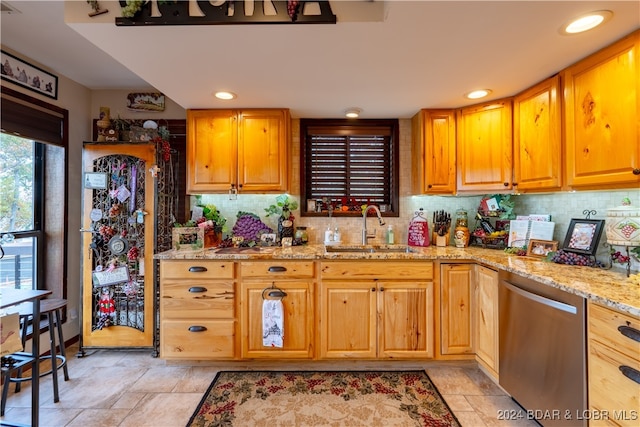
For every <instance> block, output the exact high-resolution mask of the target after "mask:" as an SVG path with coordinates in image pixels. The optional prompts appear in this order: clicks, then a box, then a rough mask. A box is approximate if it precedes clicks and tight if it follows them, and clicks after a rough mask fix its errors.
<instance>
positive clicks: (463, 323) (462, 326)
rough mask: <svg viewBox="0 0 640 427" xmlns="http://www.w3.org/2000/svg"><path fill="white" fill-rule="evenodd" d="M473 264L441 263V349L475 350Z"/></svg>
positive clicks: (461, 351) (459, 352)
mask: <svg viewBox="0 0 640 427" xmlns="http://www.w3.org/2000/svg"><path fill="white" fill-rule="evenodd" d="M473 271H474V265H473V264H442V265H441V267H440V352H441V354H443V355H448V354H473V352H474V350H475V348H474V347H475V346H474V338H475V337H474V329H473V322H474V318H473V314H474V309H475V307H474V306H475V304H474V299H475V298H474V296H475V291H474V284H475V282H474V280H473Z"/></svg>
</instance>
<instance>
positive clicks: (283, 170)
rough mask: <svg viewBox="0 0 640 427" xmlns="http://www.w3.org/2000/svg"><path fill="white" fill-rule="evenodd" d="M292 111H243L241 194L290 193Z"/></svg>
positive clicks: (241, 120)
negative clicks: (289, 154) (289, 159)
mask: <svg viewBox="0 0 640 427" xmlns="http://www.w3.org/2000/svg"><path fill="white" fill-rule="evenodd" d="M289 122H290V118H289V111H288V110H248V111H242V112H241V114H240V119H239V130H238V134H239V135H238V137H239V139H238V177H239V185H238V186H239V189H240V190H241V191H286V190H287V185H288V176H287V161H288V147H289V140H290V138H291V137H290V130H289V127H290V123H289Z"/></svg>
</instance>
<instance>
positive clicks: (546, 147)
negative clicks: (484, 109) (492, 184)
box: [513, 75, 562, 191]
mask: <svg viewBox="0 0 640 427" xmlns="http://www.w3.org/2000/svg"><path fill="white" fill-rule="evenodd" d="M559 87H560V77H559V76H557V75H556V76H554V77H551V78H549V79H547V80H545V81H543V82H541V83H539V84H537V85H535V86H533V87H532V88H530V89H527V90H526V91H525V92H523V93H521V94H520V95H518V96H516V97H515V99H514V101H513V127H514V129H513V160H514V169H513V171H514V184H513V185H514V186H517V188H518V190H520V191H541V190H558V189H560V186H561V184H562V179H561V176H562V173H561V171H562V168H561V161H562V160H561V159H562V146H561V134H562V128H561V125H560V120H561V116H560V115H561V111H560V104H559V102H558V90H559Z"/></svg>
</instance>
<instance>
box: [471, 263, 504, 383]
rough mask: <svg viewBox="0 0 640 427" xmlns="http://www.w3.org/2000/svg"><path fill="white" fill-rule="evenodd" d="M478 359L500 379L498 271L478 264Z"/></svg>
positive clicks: (476, 317) (476, 326)
mask: <svg viewBox="0 0 640 427" xmlns="http://www.w3.org/2000/svg"><path fill="white" fill-rule="evenodd" d="M475 269H476V275H475V277H476V280H475V281H476V302H477V303H476V316H475V322H474V323H475V329H476V360H478V362H479V363H480V364H481V365H482V366H484V367H485V368H486V369H487V370H488V372H489V374H490V375H492V376H493V377H494V379H495V380H497V379H498V374H499V372H498V366H499V364H498V351H499V345H498V344H499V342H498V339H499V335H498V325H499V323H498V283H499V282H498V272H497V271H495V270H492V269H490V268H487V267H484V266H481V265H476V266H475Z"/></svg>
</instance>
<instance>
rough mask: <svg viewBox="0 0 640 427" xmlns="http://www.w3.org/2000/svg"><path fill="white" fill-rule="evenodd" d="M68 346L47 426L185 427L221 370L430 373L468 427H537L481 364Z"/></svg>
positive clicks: (26, 417) (26, 408) (14, 418)
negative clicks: (277, 358)
mask: <svg viewBox="0 0 640 427" xmlns="http://www.w3.org/2000/svg"><path fill="white" fill-rule="evenodd" d="M77 351H78V347H77V346H72V347H70V348H69V349H67V352H68V353H67V354H68V356H69V357H68V363H69V365H68V366H69V375H70V380H69V381H67V382H64V381H63V380H62V379H60V383H59V384H60V402H58V403H53V387H52V384H51V376H50V375H48V376H45V377H43V378H42V381H41V389H40V393H41V394H40V396H41V397H40V408H41V409H40V425H41V426H54V427H60V426H82V427H86V426H91V427H102V426H105V427H106V426H108V427H111V426H135V427H142V426H152V427H165V426H166V427H174V426H185V425H186V423H187V421H188V420H189V417H190V416H191V414H192V413H193V411H194V410H195V408H196V406H197V405H198V403H199V402H200V399H201V398H202V396H203V394H204V392H205V391H206V389H207V387H208V386H209V384H210V383H211V381H212V380H213V377H214V376H215V374H216V373H217V372H218V371H219V370H242V369H255V370H262V369H265V370H268V369H273V370H293V369H301V370H305V369H309V370H310V369H323V370H329V369H336V370H338V369H359V370H362V369H385V368H386V369H425V370H426V371H427V373H428V375H429V377H430V378H431V380H432V381H433V382H434V384H435V385H436V387H437V388H438V390H439V391H440V393H441V394H442V395H443V397H444V398H445V400H446V401H447V403H448V404H449V406H450V407H451V409H452V410H453V412H454V414H455V415H456V417H457V418H458V420H459V421H460V423H461V424H462V425H463V426H465V427H484V426H487V427H490V426H504V427H507V426H531V427H534V426H537V424H536V423H534V422H533V421H529V420H519V421H506V420H499V419H498V413H499V411H504V410H509V409H513V410H520V408H519V407H518V406H517V405H516V404H515V403H514V402H513V401H512V400H511V399H510V398H509V397H508V396H507V395H506V394H505V393H504V392H503V391H502V390H501V389H500V387H498V386H497V385H496V384H495V383H493V381H492V380H491V379H490V378H489V377H487V376H486V375H485V374H484V373H483V371H482V370H480V369H479V368H478V367H477V365H476V364H475V362H428V363H417V362H411V363H405V362H395V361H394V362H386V363H380V362H375V363H374V362H353V361H349V362H335V363H330V362H313V363H310V362H296V363H282V362H253V363H251V364H249V363H246V362H223V363H216V364H215V365H213V364H197V363H194V364H185V363H178V364H174V363H167V362H165V361H164V360H162V359H159V358H153V357H152V356H151V354H150V352H149V351H147V350H128V351H123V350H91V349H88V350H86V356H85V357H83V358H77V357H75V356H76V354H77ZM30 416H31V390H30V386H29V385H27V386H26V387H25V386H23V389H22V391H21V392H20V393H18V394H15V393H13V386H12V387H11V392H10V394H9V397H8V399H7V409H6V412H5V416H4V417H2V421H5V422H9V421H10V422H17V423H24V424H26V425H29V424H30Z"/></svg>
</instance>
